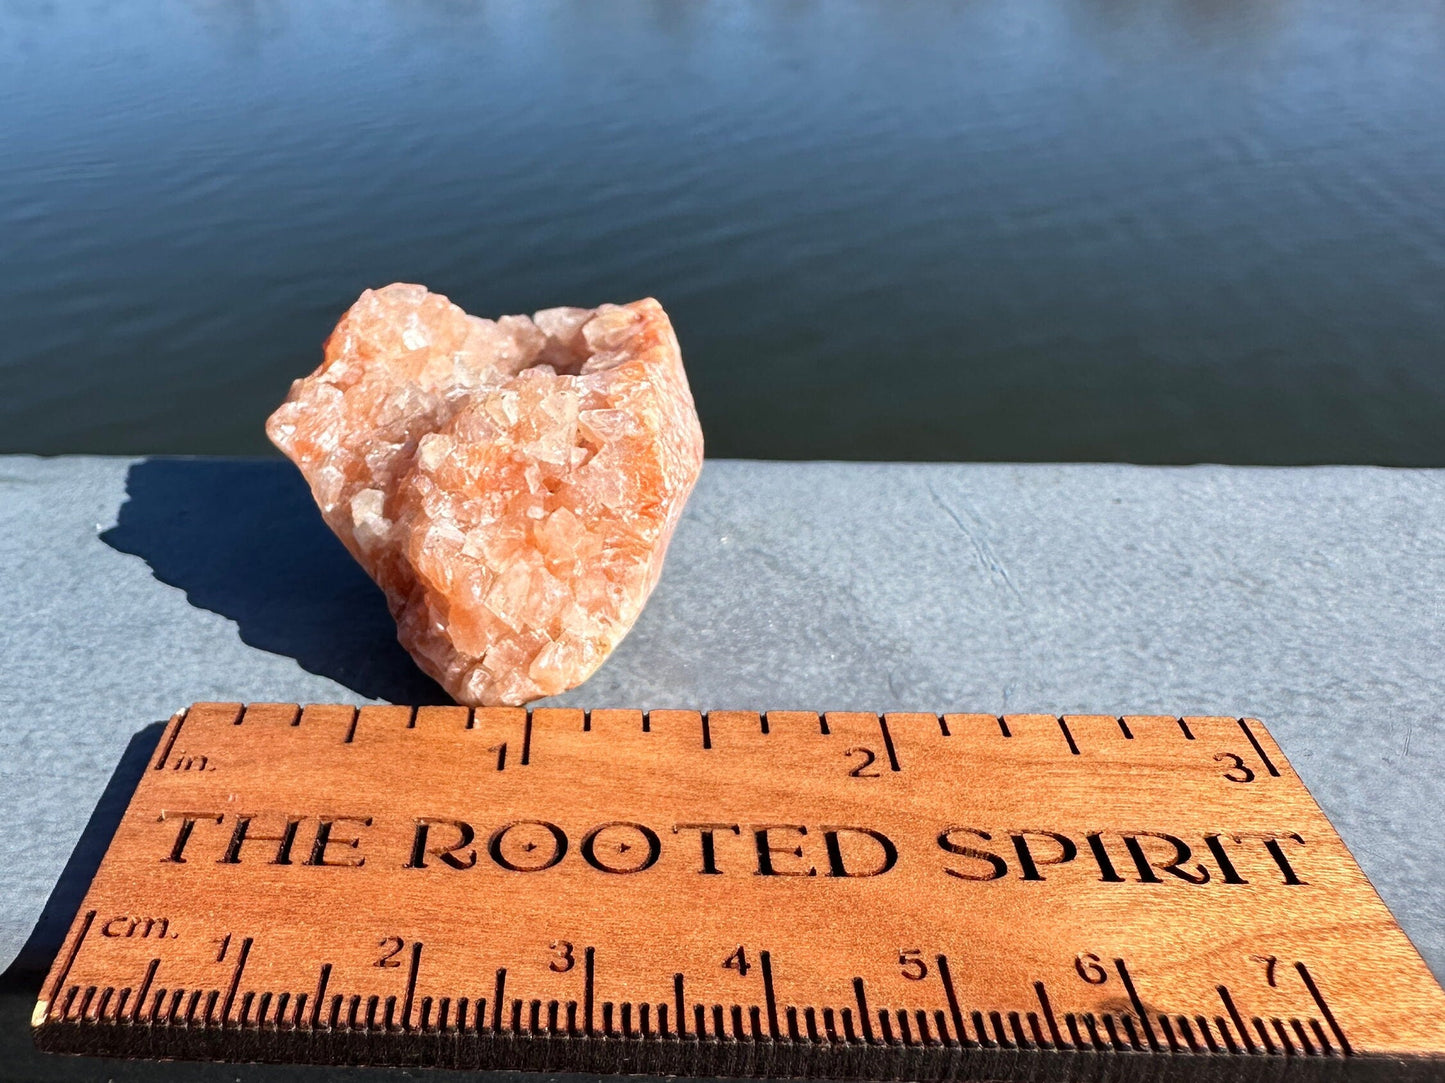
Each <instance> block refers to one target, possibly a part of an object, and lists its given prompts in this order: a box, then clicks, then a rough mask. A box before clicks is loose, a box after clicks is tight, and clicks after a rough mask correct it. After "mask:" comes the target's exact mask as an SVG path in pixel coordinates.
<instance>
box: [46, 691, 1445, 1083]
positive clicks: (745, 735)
mask: <svg viewBox="0 0 1445 1083" xmlns="http://www.w3.org/2000/svg"><path fill="white" fill-rule="evenodd" d="M34 1022H35V1038H36V1042H37V1044H38V1045H39V1046H40V1047H41V1048H43V1049H47V1050H53V1051H63V1052H76V1053H90V1054H110V1055H124V1056H165V1057H190V1058H211V1059H240V1060H270V1061H306V1062H321V1063H337V1064H342V1063H344V1064H420V1065H443V1066H454V1067H475V1068H524V1069H534V1070H545V1071H561V1070H573V1071H592V1072H627V1073H652V1074H674V1073H676V1074H693V1075H722V1076H774V1077H810V1078H814V1077H816V1078H838V1079H854V1078H864V1079H1081V1080H1082V1079H1091V1080H1092V1079H1116V1078H1117V1079H1124V1078H1128V1079H1195V1078H1198V1079H1255V1078H1260V1079H1263V1078H1269V1079H1277V1078H1301V1079H1305V1078H1308V1079H1314V1078H1320V1079H1323V1078H1331V1079H1333V1078H1349V1079H1354V1078H1361V1079H1365V1078H1373V1079H1391V1080H1393V1079H1441V1078H1445V993H1442V991H1441V989H1440V987H1439V986H1438V985H1437V984H1436V982H1435V981H1434V980H1433V978H1432V977H1431V975H1430V973H1429V971H1428V970H1427V969H1426V967H1425V965H1424V963H1423V961H1422V960H1421V959H1420V956H1419V955H1418V953H1417V952H1416V951H1415V949H1414V948H1413V947H1412V945H1411V944H1410V942H1409V941H1408V939H1407V938H1406V937H1405V935H1404V934H1403V933H1402V932H1401V930H1400V928H1399V927H1398V926H1397V925H1396V924H1395V922H1394V920H1393V919H1392V918H1391V916H1390V914H1389V912H1388V910H1387V909H1386V908H1385V906H1384V904H1383V903H1382V902H1381V901H1380V899H1379V897H1378V896H1377V895H1376V893H1375V892H1374V890H1373V888H1372V887H1371V886H1370V884H1369V882H1368V881H1367V880H1366V879H1365V877H1364V875H1363V874H1362V873H1361V872H1360V870H1359V868H1358V866H1357V865H1356V864H1355V862H1354V861H1353V859H1352V858H1351V857H1350V855H1349V853H1348V851H1347V850H1346V849H1345V847H1344V845H1343V843H1342V842H1341V841H1340V839H1339V837H1338V835H1337V834H1336V833H1335V831H1334V830H1333V829H1332V828H1331V826H1330V824H1329V823H1328V821H1327V820H1326V819H1325V817H1324V815H1323V814H1322V813H1321V811H1320V809H1319V807H1318V806H1317V805H1316V804H1315V802H1314V801H1313V799H1312V798H1311V797H1310V796H1309V794H1308V792H1307V791H1306V790H1305V788H1304V786H1303V784H1302V783H1301V782H1300V780H1299V778H1298V777H1297V776H1296V775H1295V773H1294V771H1293V770H1292V769H1291V768H1290V765H1289V763H1288V762H1287V760H1286V759H1285V757H1284V755H1283V754H1282V753H1281V752H1280V750H1279V748H1278V746H1277V745H1276V744H1275V742H1274V741H1273V740H1272V739H1271V737H1270V736H1269V734H1268V732H1267V731H1266V730H1265V728H1264V727H1263V726H1262V725H1261V724H1260V723H1259V722H1257V721H1254V720H1248V719H1246V720H1239V719H1232V718H1186V719H1175V718H1167V717H1152V716H1151V717H1124V718H1112V717H1100V716H1071V717H1064V718H1055V717H1052V716H1047V715H1015V716H1008V717H1004V718H995V717H993V716H990V715H973V714H945V715H941V716H940V715H930V714H889V715H884V716H881V717H880V716H877V715H872V714H856V713H830V714H823V715H819V714H814V713H809V712H800V711H786V712H783V711H775V712H769V713H766V714H761V715H760V714H757V713H750V712H743V711H714V712H712V713H710V714H700V713H698V712H696V711H683V710H667V711H663V710H656V711H652V712H650V713H648V714H644V713H643V712H641V711H631V710H594V711H591V712H583V711H580V710H563V709H538V710H535V711H532V712H528V711H525V710H522V709H479V710H475V711H472V710H468V709H466V708H460V707H421V708H407V707H363V708H360V709H359V710H358V709H355V708H352V707H347V706H308V707H304V708H302V707H298V706H296V705H294V704H252V705H250V706H249V707H244V708H243V707H242V706H241V705H240V704H219V703H202V704H197V705H196V706H194V707H192V708H190V709H189V710H188V711H186V712H183V713H182V714H180V715H177V716H176V718H174V719H173V720H172V722H171V725H170V726H169V727H168V728H167V730H166V732H165V735H164V736H163V737H162V740H161V743H160V746H159V748H158V749H157V751H156V756H155V760H154V762H153V764H152V766H151V769H150V770H148V771H147V772H146V775H145V778H144V779H143V780H142V782H141V784H140V786H139V787H138V788H137V790H136V793H135V796H134V798H133V799H132V801H131V804H130V807H129V809H128V811H127V813H126V815H125V817H124V819H123V821H122V823H121V825H120V827H119V829H118V830H117V833H116V836H115V839H114V841H113V842H112V844H111V847H110V849H109V851H108V853H107V855H106V857H105V860H104V862H103V863H102V865H101V867H100V870H99V872H98V873H97V874H96V877H95V881H94V883H93V884H92V885H91V888H90V891H89V893H88V895H87V896H86V899H85V902H84V904H83V906H82V908H81V911H80V913H79V914H78V915H77V917H76V921H75V924H74V926H73V927H72V929H71V932H70V934H69V936H68V937H67V939H66V942H65V945H64V947H63V949H62V951H61V953H60V955H59V957H58V958H57V959H56V962H55V965H54V968H53V969H52V971H51V973H50V976H49V978H48V979H47V981H46V983H45V985H44V987H43V990H42V996H41V999H40V1001H39V1003H38V1004H37V1005H36V1010H35V1017H34Z"/></svg>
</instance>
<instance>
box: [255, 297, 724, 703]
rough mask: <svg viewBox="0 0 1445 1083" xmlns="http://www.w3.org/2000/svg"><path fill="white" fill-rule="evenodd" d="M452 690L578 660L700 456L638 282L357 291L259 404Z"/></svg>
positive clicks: (634, 579) (634, 591)
mask: <svg viewBox="0 0 1445 1083" xmlns="http://www.w3.org/2000/svg"><path fill="white" fill-rule="evenodd" d="M266 431H267V433H268V434H269V435H270V437H271V439H272V441H273V442H274V443H275V444H276V446H277V447H279V448H280V449H281V450H282V451H284V452H285V453H286V454H287V455H289V456H290V457H291V459H292V460H293V461H295V463H296V464H297V466H299V467H300V468H301V472H302V473H303V474H304V475H305V476H306V479H307V481H308V482H309V483H310V485H311V491H312V494H313V495H314V496H315V498H316V503H317V504H318V505H319V506H320V508H321V513H322V515H323V516H324V518H325V519H326V522H327V523H328V524H329V525H330V526H331V528H332V529H333V530H334V531H336V533H337V536H338V537H340V538H341V540H342V541H343V542H344V543H345V544H346V547H347V548H348V549H349V550H350V551H351V553H352V555H353V556H355V557H356V559H357V560H358V561H359V562H360V563H361V565H362V566H363V567H364V568H365V569H366V570H367V572H368V573H369V574H370V575H371V577H372V578H373V579H375V580H376V581H377V583H378V584H380V585H381V587H382V589H383V590H385V591H386V594H387V598H388V600H389V603H390V606H391V611H392V615H393V616H394V617H395V618H396V621H397V629H398V638H399V639H400V640H401V642H402V644H403V645H404V646H405V647H406V648H407V650H409V651H410V652H411V654H412V656H413V657H414V658H415V659H416V660H417V663H418V664H419V665H420V666H421V667H422V669H424V670H426V672H427V673H429V674H430V675H431V676H432V677H434V678H436V680H437V681H438V682H439V683H440V684H441V685H442V686H443V687H444V688H445V689H446V690H447V691H448V692H449V693H450V694H451V695H452V696H453V697H455V698H456V699H457V700H458V701H459V702H462V703H470V704H487V705H496V704H520V703H526V702H528V701H530V700H534V699H537V698H538V697H540V696H548V695H553V694H556V693H558V692H562V691H565V690H566V689H568V688H571V687H573V686H575V685H577V684H579V683H581V682H582V681H584V680H586V679H587V677H589V676H590V675H591V674H592V672H593V671H594V670H596V668H597V667H598V666H599V665H601V664H602V661H603V660H604V659H605V658H606V657H607V655H608V654H609V653H611V651H612V649H613V648H614V647H615V646H616V645H617V644H618V642H619V641H620V640H621V639H622V637H623V636H624V635H626V634H627V631H628V629H630V628H631V627H632V624H633V622H634V621H635V620H636V619H637V616H638V614H639V613H641V611H642V606H643V604H644V603H645V602H646V601H647V598H648V595H649V594H651V592H652V588H653V587H654V586H655V585H656V583H657V578H658V576H659V575H660V574H661V572H662V561H663V556H664V554H665V552H666V550H667V544H668V541H669V540H670V538H671V537H672V532H673V528H674V527H675V526H676V525H677V521H678V518H679V516H680V515H681V514H682V508H683V504H684V503H685V501H686V500H687V496H688V493H690V492H691V491H692V487H693V484H694V483H695V482H696V480H697V475H698V471H699V470H700V469H701V467H702V430H701V429H700V428H699V426H698V420H697V412H696V410H695V409H694V408H693V402H692V394H691V392H690V391H689V389H688V385H687V376H686V374H685V373H684V371H683V367H682V354H681V352H680V350H679V348H678V344H677V338H676V336H675V335H674V334H673V331H672V325H671V323H669V322H668V319H667V314H666V313H665V312H663V310H662V306H661V305H659V304H658V303H657V302H656V301H654V300H651V299H647V300H643V301H636V302H633V303H632V304H630V305H621V306H619V305H603V306H601V307H600V308H597V309H580V308H554V309H548V310H546V311H543V312H538V313H537V314H536V315H535V316H533V317H531V318H530V319H529V318H528V317H526V316H503V317H502V318H501V319H500V320H496V321H493V320H485V319H480V318H478V317H476V316H469V315H467V314H466V313H465V312H463V311H462V310H461V309H460V308H458V307H457V306H456V305H454V304H452V303H451V302H449V301H448V300H447V299H446V298H445V297H441V296H439V295H437V294H433V293H429V292H427V290H426V289H425V287H422V286H414V285H405V284H396V285H391V286H387V287H385V288H384V289H380V290H367V291H366V292H365V293H363V294H362V295H361V298H360V299H359V300H358V301H357V302H356V304H355V305H354V306H352V308H351V310H350V311H349V312H347V313H346V315H345V316H344V317H343V318H342V320H341V322H340V323H339V324H337V327H336V330H335V331H334V332H333V333H332V335H331V337H330V339H328V340H327V343H326V356H325V360H324V362H323V363H322V365H321V367H320V368H319V369H317V370H316V372H314V373H313V374H312V375H311V376H308V377H306V378H305V379H302V380H298V381H296V383H295V384H294V385H293V386H292V389H291V394H290V395H289V396H288V397H287V400H286V402H285V403H283V404H282V405H281V406H280V407H279V408H278V409H277V410H276V412H275V413H274V414H273V415H272V416H271V418H270V420H269V421H268V422H267V425H266Z"/></svg>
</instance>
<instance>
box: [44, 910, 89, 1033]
mask: <svg viewBox="0 0 1445 1083" xmlns="http://www.w3.org/2000/svg"><path fill="white" fill-rule="evenodd" d="M94 922H95V911H94V910H88V911H86V914H85V920H84V921H83V922H82V923H81V926H80V932H79V934H77V935H76V937H75V939H74V940H73V941H71V944H70V950H69V951H67V952H66V953H65V962H64V963H63V964H62V965H61V967H60V970H59V972H58V973H57V974H56V975H55V978H54V980H53V981H52V983H51V986H50V992H49V994H48V995H47V996H46V997H45V998H44V1000H43V1001H41V1003H42V1004H44V1005H45V1007H46V1010H47V1011H48V1010H49V1007H50V1004H51V1002H52V1001H53V1000H54V999H55V998H56V996H57V995H59V993H60V990H61V989H62V988H64V986H65V979H66V978H68V977H69V976H70V970H71V967H73V966H74V965H75V957H76V956H77V955H79V954H80V945H81V944H83V943H84V942H85V938H86V936H87V935H89V933H90V927H91V925H92V924H93V923H94ZM37 1008H38V1005H37ZM63 1014H64V1013H63V1012H62V1015H63Z"/></svg>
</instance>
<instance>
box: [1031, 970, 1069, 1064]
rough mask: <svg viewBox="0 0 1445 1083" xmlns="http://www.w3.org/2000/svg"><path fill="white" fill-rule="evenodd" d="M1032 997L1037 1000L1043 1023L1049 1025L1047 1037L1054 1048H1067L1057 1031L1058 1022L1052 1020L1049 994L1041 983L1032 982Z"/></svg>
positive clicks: (1060, 1033) (1052, 1010)
mask: <svg viewBox="0 0 1445 1083" xmlns="http://www.w3.org/2000/svg"><path fill="white" fill-rule="evenodd" d="M1034 995H1035V996H1037V997H1038V998H1039V1007H1040V1008H1041V1009H1042V1010H1043V1013H1044V1022H1045V1023H1047V1024H1048V1025H1049V1037H1050V1038H1052V1039H1053V1042H1054V1048H1055V1049H1066V1048H1068V1047H1067V1045H1066V1043H1065V1042H1064V1035H1063V1033H1062V1032H1061V1031H1060V1030H1059V1021H1058V1020H1057V1019H1055V1018H1054V1006H1053V1005H1052V1004H1050V1003H1049V992H1048V990H1047V989H1046V988H1044V983H1043V982H1041V981H1036V982H1034Z"/></svg>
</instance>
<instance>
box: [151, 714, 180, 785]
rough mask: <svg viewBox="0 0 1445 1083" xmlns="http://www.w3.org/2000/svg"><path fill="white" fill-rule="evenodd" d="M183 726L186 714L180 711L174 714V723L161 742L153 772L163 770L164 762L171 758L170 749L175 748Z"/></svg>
mask: <svg viewBox="0 0 1445 1083" xmlns="http://www.w3.org/2000/svg"><path fill="white" fill-rule="evenodd" d="M185 724H186V712H185V711H180V712H178V713H177V714H176V718H175V723H174V725H172V726H171V727H170V732H169V733H167V734H166V736H165V739H164V740H163V741H162V742H161V750H160V755H159V756H157V757H156V763H155V766H154V767H153V768H152V770H153V771H161V770H164V769H165V766H166V762H167V761H168V760H169V759H170V758H171V749H173V748H175V746H176V738H177V737H179V736H180V734H181V727H182V726H184V725H185Z"/></svg>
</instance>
